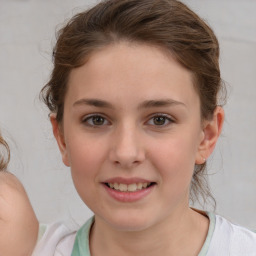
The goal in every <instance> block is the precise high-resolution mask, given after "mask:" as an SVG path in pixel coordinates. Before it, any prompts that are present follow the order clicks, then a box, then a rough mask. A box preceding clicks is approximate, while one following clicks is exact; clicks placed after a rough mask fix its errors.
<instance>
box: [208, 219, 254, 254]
mask: <svg viewBox="0 0 256 256" xmlns="http://www.w3.org/2000/svg"><path fill="white" fill-rule="evenodd" d="M215 221H216V223H215V230H214V233H213V237H212V241H211V245H210V248H209V252H208V254H207V256H208V255H209V256H211V255H223V253H224V252H225V253H227V255H230V256H238V255H243V256H254V255H255V256H256V233H255V232H253V231H251V230H249V229H247V228H245V227H242V226H239V225H236V224H233V223H231V222H230V221H228V220H227V219H225V218H223V217H221V216H219V215H216V216H215ZM211 253H212V254H211ZM214 253H215V254H214ZM216 253H217V254H216Z"/></svg>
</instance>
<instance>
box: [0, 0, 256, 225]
mask: <svg viewBox="0 0 256 256" xmlns="http://www.w3.org/2000/svg"><path fill="white" fill-rule="evenodd" d="M94 2H95V1H92V0H91V1H82V0H73V1H70V0H45V1H43V0H42V1H39V0H0V129H1V130H2V133H3V134H4V135H5V137H6V138H7V140H8V142H9V143H10V146H11V150H12V160H11V164H10V170H11V171H12V172H13V173H15V174H16V175H17V176H18V177H19V178H20V179H21V181H22V182H23V184H24V185H25V187H26V190H27V192H28V194H29V197H30V199H31V202H32V204H33V207H34V209H35V211H36V214H37V216H38V218H39V220H40V221H41V222H52V221H56V220H64V219H70V220H73V221H74V222H77V223H78V224H81V223H83V222H84V221H85V220H86V219H87V218H88V216H89V215H90V214H91V212H90V211H89V210H88V209H87V208H86V206H84V204H83V203H82V202H81V200H80V199H79V198H78V196H77V195H76V192H75V189H74V187H73V185H72V181H71V178H70V173H69V169H68V168H65V167H64V165H63V164H62V162H61V158H60V155H59V152H58V150H57V145H56V143H55V141H54V138H53V136H52V132H51V128H50V124H49V121H48V117H47V114H48V111H47V109H46V108H45V107H44V106H43V104H42V103H41V102H40V101H39V99H38V94H39V91H40V89H41V88H42V86H43V85H44V83H46V82H47V79H48V76H49V73H50V70H51V67H52V64H51V51H52V47H53V45H54V42H55V36H54V35H55V31H56V28H58V27H59V26H60V24H61V23H63V22H64V21H65V20H67V19H68V18H69V17H71V16H72V15H73V14H75V13H76V12H78V11H81V10H83V9H84V8H86V7H88V6H90V5H92V4H93V3H94ZM184 2H185V3H187V4H188V5H189V6H190V7H191V8H192V9H193V10H195V11H196V12H197V13H198V14H199V15H201V16H202V17H203V18H204V19H205V20H206V21H207V22H208V23H209V24H210V25H211V26H212V27H213V29H214V30H215V32H216V34H217V36H218V38H219V41H220V45H221V68H222V75H223V78H224V80H225V81H226V83H227V85H228V88H229V98H228V103H227V105H226V106H225V112H226V121H225V125H224V131H223V134H222V137H221V139H220V141H219V143H218V145H217V148H216V150H215V153H214V154H213V156H212V159H211V160H210V162H209V173H210V175H209V179H210V184H211V187H212V191H213V194H214V195H215V198H216V200H217V213H219V214H221V215H223V216H225V217H227V218H229V219H230V220H232V221H234V222H236V223H240V224H242V225H245V226H247V227H250V228H254V229H256V218H255V213H256V114H255V110H256V100H255V99H256V1H254V0H243V1H240V0H215V1H213V0H186V1H184Z"/></svg>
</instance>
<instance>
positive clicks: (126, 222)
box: [105, 213, 153, 232]
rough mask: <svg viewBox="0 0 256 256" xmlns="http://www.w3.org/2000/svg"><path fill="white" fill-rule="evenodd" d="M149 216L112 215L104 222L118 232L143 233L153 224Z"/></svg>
mask: <svg viewBox="0 0 256 256" xmlns="http://www.w3.org/2000/svg"><path fill="white" fill-rule="evenodd" d="M148 218H149V216H144V215H143V214H134V215H132V214H129V213H127V214H125V215H121V216H120V215H119V216H117V215H114V214H113V215H112V216H111V218H110V219H105V221H106V222H107V223H108V224H109V225H110V226H111V227H112V228H113V229H115V230H118V231H127V232H130V231H135V232H136V231H137V232H138V231H143V230H146V229H148V228H149V227H150V226H151V225H152V224H153V223H152V219H150V220H149V219H148Z"/></svg>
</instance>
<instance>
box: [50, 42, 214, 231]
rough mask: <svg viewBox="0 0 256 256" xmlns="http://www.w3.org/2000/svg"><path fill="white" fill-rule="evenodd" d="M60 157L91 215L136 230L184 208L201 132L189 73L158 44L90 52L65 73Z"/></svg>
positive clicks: (201, 146)
mask: <svg viewBox="0 0 256 256" xmlns="http://www.w3.org/2000/svg"><path fill="white" fill-rule="evenodd" d="M52 124H53V130H54V133H55V136H56V138H57V141H58V144H59V147H60V150H61V153H62V157H63V161H64V163H65V164H66V165H67V166H70V167H71V172H72V177H73V181H74V184H75V187H76V189H77V191H78V193H79V195H80V197H81V198H82V200H83V201H84V202H85V204H86V205H87V206H88V207H89V208H90V209H91V210H92V211H93V212H94V213H95V216H96V219H97V218H98V219H99V220H101V221H104V222H105V223H107V224H108V225H110V226H112V227H114V228H116V229H120V230H143V229H146V228H149V227H151V226H153V225H156V224H158V223H160V222H163V221H164V220H166V219H168V218H169V217H170V216H172V215H174V214H175V213H177V212H180V211H182V210H184V209H187V208H188V199H189V187H190V182H191V177H192V175H193V170H194V165H195V164H196V163H197V164H200V163H202V162H203V158H206V157H207V155H206V154H208V153H209V152H208V151H207V150H206V149H205V148H206V146H205V145H206V142H205V141H206V137H207V136H206V134H205V131H206V129H205V128H204V126H203V125H202V121H201V117H200V101H199V97H198V95H197V93H196V91H195V89H194V86H193V83H192V74H191V73H190V71H188V70H186V69H185V68H183V67H182V66H181V65H179V64H178V63H177V62H176V61H175V60H174V58H173V57H172V56H171V55H170V54H169V53H167V52H166V51H164V50H163V49H161V48H157V47H153V46H147V45H140V44H128V43H119V44H115V45H112V46H108V47H106V48H103V49H102V50H99V51H97V52H96V53H94V54H93V55H92V56H91V58H90V59H89V61H88V62H87V63H86V64H84V65H83V66H82V67H79V68H77V69H74V70H73V71H72V72H71V74H70V78H69V83H68V91H67V94H66V98H65V104H64V117H63V123H62V127H61V128H60V129H57V126H58V124H57V123H56V120H55V119H54V118H52Z"/></svg>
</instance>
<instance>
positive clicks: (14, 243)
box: [0, 171, 38, 256]
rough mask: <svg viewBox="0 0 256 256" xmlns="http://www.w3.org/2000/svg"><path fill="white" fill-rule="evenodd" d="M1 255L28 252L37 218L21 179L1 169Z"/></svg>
mask: <svg viewBox="0 0 256 256" xmlns="http://www.w3.org/2000/svg"><path fill="white" fill-rule="evenodd" d="M0 230H1V232H0V255H6V256H8V255H12V256H14V255H21V254H22V253H23V254H24V255H25V254H27V255H29V254H31V252H32V250H33V248H34V246H35V243H36V239H37V232H38V222H37V219H36V216H35V213H34V211H33V209H32V206H31V204H30V201H29V198H28V196H27V194H26V191H25V189H24V187H23V185H22V184H21V182H20V181H19V180H18V179H17V178H16V177H15V176H14V175H12V174H11V173H9V172H6V171H2V172H0Z"/></svg>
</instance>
